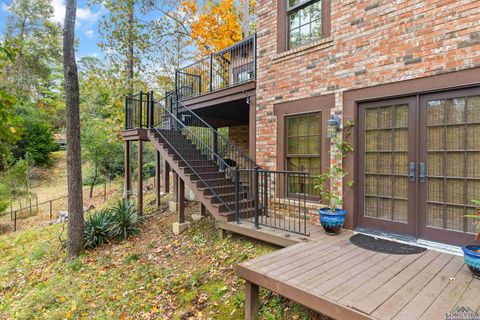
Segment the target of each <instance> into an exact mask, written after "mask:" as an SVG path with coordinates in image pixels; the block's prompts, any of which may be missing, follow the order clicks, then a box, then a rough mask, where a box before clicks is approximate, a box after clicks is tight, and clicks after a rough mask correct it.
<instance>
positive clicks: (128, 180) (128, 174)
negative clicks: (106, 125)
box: [124, 141, 132, 199]
mask: <svg viewBox="0 0 480 320" xmlns="http://www.w3.org/2000/svg"><path fill="white" fill-rule="evenodd" d="M131 167H132V162H131V142H130V141H125V195H124V197H125V198H127V199H129V198H130V195H131V194H132V168H131Z"/></svg>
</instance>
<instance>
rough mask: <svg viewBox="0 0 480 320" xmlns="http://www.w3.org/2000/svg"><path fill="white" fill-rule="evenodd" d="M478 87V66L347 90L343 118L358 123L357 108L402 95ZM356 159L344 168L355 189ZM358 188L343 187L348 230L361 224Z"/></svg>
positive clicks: (354, 138)
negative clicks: (357, 196) (357, 198)
mask: <svg viewBox="0 0 480 320" xmlns="http://www.w3.org/2000/svg"><path fill="white" fill-rule="evenodd" d="M478 85H480V68H479V67H477V68H471V69H466V70H461V71H455V72H448V73H443V74H439V75H433V76H429V77H423V78H416V79H411V80H405V81H397V82H392V83H387V84H382V85H378V86H373V87H367V88H360V89H354V90H350V91H345V92H344V93H343V116H344V118H345V119H348V120H353V122H354V123H355V124H357V123H358V118H359V114H358V105H359V104H360V103H361V102H366V101H373V100H379V99H388V98H395V97H401V96H411V95H417V94H419V93H422V94H425V93H429V92H435V91H445V90H451V89H458V88H466V87H472V86H478ZM355 131H356V130H353V131H352V135H350V137H349V138H348V141H349V142H350V143H351V144H352V145H354V146H358V135H357V134H355ZM356 149H358V148H356ZM357 156H358V153H357V152H354V154H352V155H349V156H347V157H346V158H345V162H344V163H345V169H346V170H347V172H348V175H347V176H346V177H345V181H355V186H356V185H358V182H357V181H356V176H357V175H356V172H357V171H358V161H356V159H358V158H357ZM356 189H357V188H356V187H354V188H349V187H348V186H347V185H346V184H344V188H343V194H344V199H345V203H344V207H345V209H346V210H348V212H349V213H350V214H349V215H348V216H347V221H346V223H345V227H346V228H349V229H354V228H355V227H357V226H358V221H357V218H356V217H357V216H358V215H357V211H358V203H357V201H356V196H355V193H356Z"/></svg>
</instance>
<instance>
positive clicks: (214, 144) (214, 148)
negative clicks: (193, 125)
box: [211, 131, 220, 165]
mask: <svg viewBox="0 0 480 320" xmlns="http://www.w3.org/2000/svg"><path fill="white" fill-rule="evenodd" d="M211 146H212V151H213V152H214V153H215V154H218V134H217V132H216V131H212V141H211ZM212 160H213V161H216V160H217V159H216V158H215V155H212ZM218 165H220V164H218Z"/></svg>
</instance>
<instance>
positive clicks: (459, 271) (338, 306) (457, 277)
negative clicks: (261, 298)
mask: <svg viewBox="0 0 480 320" xmlns="http://www.w3.org/2000/svg"><path fill="white" fill-rule="evenodd" d="M309 230H310V235H311V237H309V238H308V240H305V239H302V237H298V236H292V237H293V238H294V239H295V241H296V242H294V243H297V244H294V245H291V246H289V247H287V248H284V249H281V250H278V251H276V252H273V253H271V254H268V255H265V256H262V257H259V258H256V259H253V260H250V261H246V262H244V263H241V264H239V265H238V266H237V274H238V275H239V276H240V277H243V278H245V279H246V280H248V281H250V282H252V283H255V284H257V285H259V286H261V287H264V288H267V289H269V290H272V291H274V292H276V293H278V294H280V295H283V296H285V297H286V298H289V299H292V300H294V301H296V302H298V303H300V304H303V305H305V306H307V307H308V308H311V309H313V310H315V311H317V312H320V313H322V314H325V315H327V316H329V317H331V318H334V319H377V320H392V319H395V320H396V319H408V320H411V319H422V320H427V319H428V320H429V319H444V318H445V313H447V312H450V311H451V310H452V309H454V308H455V307H469V308H470V309H471V310H474V311H477V310H479V309H480V299H478V296H479V295H480V280H479V279H474V278H473V276H472V274H471V273H470V271H469V270H468V268H467V267H466V266H465V265H464V263H463V259H462V257H459V256H453V255H449V254H446V253H439V252H436V251H430V250H427V251H425V252H422V253H419V254H412V255H393V254H386V253H378V252H373V251H369V250H365V249H362V248H359V247H357V246H355V245H353V244H351V243H350V241H349V238H350V237H351V236H352V234H353V233H351V232H349V231H345V232H343V233H342V234H340V235H338V236H333V237H332V236H329V235H325V233H323V231H321V229H320V228H316V227H312V226H310V227H309ZM259 232H265V233H270V232H271V233H272V234H274V232H273V231H271V230H269V229H268V228H262V229H261V231H259ZM277 233H280V234H282V232H277Z"/></svg>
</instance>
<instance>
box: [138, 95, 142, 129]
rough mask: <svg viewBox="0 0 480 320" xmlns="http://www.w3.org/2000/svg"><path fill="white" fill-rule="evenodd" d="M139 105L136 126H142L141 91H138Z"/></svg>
mask: <svg viewBox="0 0 480 320" xmlns="http://www.w3.org/2000/svg"><path fill="white" fill-rule="evenodd" d="M138 99H139V100H140V107H139V108H138V127H139V128H142V108H143V92H142V91H140V95H139V98H138Z"/></svg>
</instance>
